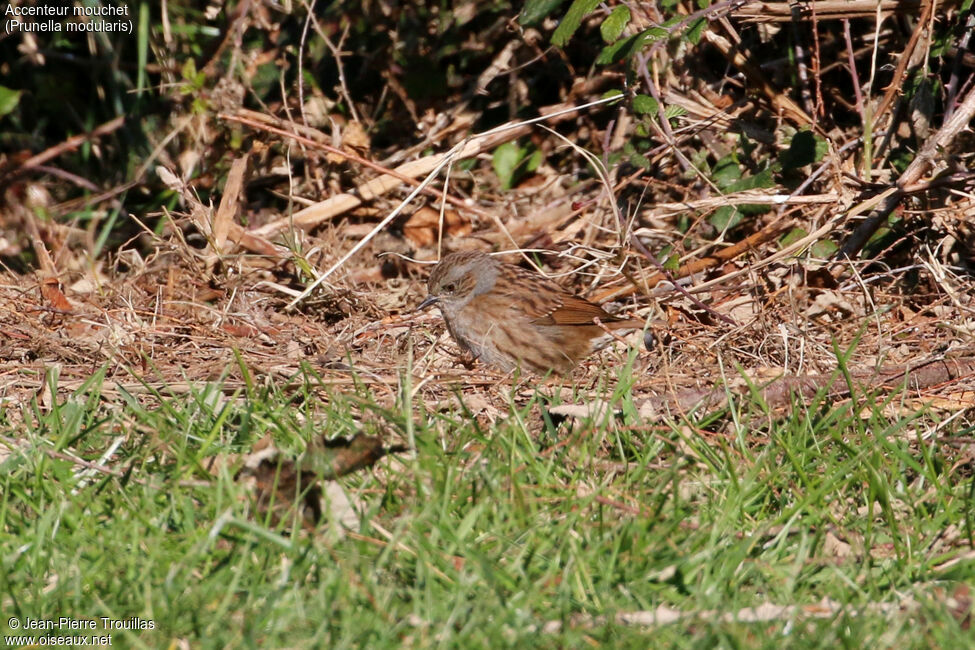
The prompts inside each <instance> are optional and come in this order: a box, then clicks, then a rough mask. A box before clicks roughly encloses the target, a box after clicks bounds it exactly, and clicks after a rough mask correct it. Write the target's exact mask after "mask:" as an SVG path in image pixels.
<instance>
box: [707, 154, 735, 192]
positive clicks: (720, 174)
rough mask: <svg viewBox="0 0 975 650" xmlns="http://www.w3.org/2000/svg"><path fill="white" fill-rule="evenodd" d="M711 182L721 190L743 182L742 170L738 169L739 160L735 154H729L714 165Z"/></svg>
mask: <svg viewBox="0 0 975 650" xmlns="http://www.w3.org/2000/svg"><path fill="white" fill-rule="evenodd" d="M711 180H713V181H714V184H715V185H717V186H718V187H720V188H721V189H724V188H726V187H728V186H729V185H731V184H732V183H736V182H738V181H739V180H741V169H740V168H739V167H738V159H737V158H736V157H735V155H734V154H728V155H727V156H725V157H724V158H722V159H721V160H719V161H718V162H716V163H715V164H714V172H712V174H711Z"/></svg>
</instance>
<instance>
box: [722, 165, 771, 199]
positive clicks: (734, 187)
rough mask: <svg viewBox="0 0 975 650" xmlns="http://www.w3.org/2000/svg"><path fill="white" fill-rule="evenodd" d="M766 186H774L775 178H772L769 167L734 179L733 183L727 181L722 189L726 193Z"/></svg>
mask: <svg viewBox="0 0 975 650" xmlns="http://www.w3.org/2000/svg"><path fill="white" fill-rule="evenodd" d="M768 187H775V179H774V178H772V170H771V169H763V170H762V171H760V172H758V173H757V174H754V175H752V176H746V177H745V178H742V179H741V180H738V181H735V182H734V183H729V184H728V185H726V186H725V187H723V188H722V189H724V190H725V191H726V192H727V193H729V194H730V193H731V192H743V191H744V190H758V189H764V188H768Z"/></svg>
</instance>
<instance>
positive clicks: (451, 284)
mask: <svg viewBox="0 0 975 650" xmlns="http://www.w3.org/2000/svg"><path fill="white" fill-rule="evenodd" d="M455 289H457V284H456V283H454V282H448V283H447V284H445V285H443V290H444V291H447V292H448V293H453V292H454V290H455Z"/></svg>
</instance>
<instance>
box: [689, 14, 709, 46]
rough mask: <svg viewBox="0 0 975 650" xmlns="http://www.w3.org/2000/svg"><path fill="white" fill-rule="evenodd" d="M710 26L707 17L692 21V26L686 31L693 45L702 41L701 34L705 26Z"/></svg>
mask: <svg viewBox="0 0 975 650" xmlns="http://www.w3.org/2000/svg"><path fill="white" fill-rule="evenodd" d="M707 26H708V21H707V20H706V19H705V18H698V19H697V20H695V21H694V22H693V23H691V26H690V28H688V30H687V32H686V36H687V40H688V41H690V42H691V44H692V45H697V44H698V43H700V42H701V34H703V33H704V28H705V27H707Z"/></svg>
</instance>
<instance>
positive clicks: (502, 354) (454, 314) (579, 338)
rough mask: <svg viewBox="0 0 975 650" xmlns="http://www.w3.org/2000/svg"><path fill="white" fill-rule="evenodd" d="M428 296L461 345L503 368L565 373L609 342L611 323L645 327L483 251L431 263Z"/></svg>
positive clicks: (619, 326) (615, 326) (427, 301)
mask: <svg viewBox="0 0 975 650" xmlns="http://www.w3.org/2000/svg"><path fill="white" fill-rule="evenodd" d="M427 291H428V293H429V295H428V296H427V297H426V299H425V300H424V301H423V302H421V303H420V304H419V305H418V306H417V309H418V310H419V309H425V308H427V307H429V306H430V305H437V306H438V307H439V308H440V312H441V313H442V314H443V317H444V320H445V321H446V322H447V329H448V330H449V331H450V335H451V336H453V337H454V340H455V341H457V343H458V345H460V347H461V348H463V349H464V350H466V351H469V352H471V353H472V354H473V355H474V356H475V357H477V358H478V359H480V360H481V361H483V362H485V363H488V364H491V365H493V366H496V367H498V368H500V369H502V370H505V371H507V370H511V369H512V368H515V367H516V366H518V365H519V364H520V365H521V367H522V368H527V369H529V370H531V371H533V372H536V373H538V374H540V375H544V374H545V373H547V372H549V371H553V372H555V373H558V374H564V373H567V372H569V371H570V370H572V368H574V367H575V365H576V364H577V363H579V361H581V360H582V359H583V358H584V357H586V356H588V355H589V354H590V353H592V352H594V351H595V350H598V349H599V348H601V347H603V346H604V345H606V343H608V342H609V340H610V339H611V336H610V335H608V334H607V333H606V331H605V330H604V329H603V328H601V327H599V326H598V325H596V324H595V321H594V320H593V319H596V318H598V319H599V322H600V323H602V324H603V325H604V326H605V327H606V328H608V329H611V330H622V329H629V330H634V329H643V325H644V323H643V321H642V320H638V319H621V318H617V317H615V316H612V315H610V314H608V313H606V312H605V311H604V310H603V308H602V307H600V306H599V305H595V304H593V303H591V302H589V301H588V300H585V299H583V298H579V297H578V296H574V295H572V294H571V293H569V292H568V291H566V290H565V289H563V288H562V287H560V286H559V285H558V284H556V283H555V282H552V281H551V280H549V279H547V278H544V277H542V276H540V275H538V274H537V273H532V272H531V271H526V270H525V269H522V268H520V267H517V266H514V265H512V264H505V263H504V262H501V261H499V260H497V259H495V258H493V257H491V256H490V255H487V254H485V253H480V252H460V253H451V254H449V255H447V256H445V257H444V258H443V259H442V260H440V263H439V264H437V266H436V267H434V269H433V272H432V273H431V274H430V280H429V282H428V284H427Z"/></svg>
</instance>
